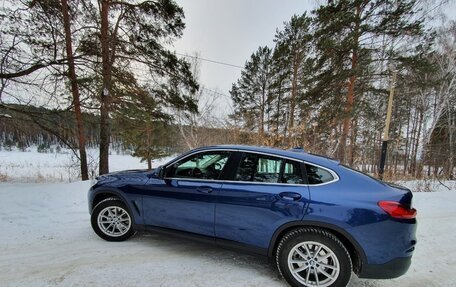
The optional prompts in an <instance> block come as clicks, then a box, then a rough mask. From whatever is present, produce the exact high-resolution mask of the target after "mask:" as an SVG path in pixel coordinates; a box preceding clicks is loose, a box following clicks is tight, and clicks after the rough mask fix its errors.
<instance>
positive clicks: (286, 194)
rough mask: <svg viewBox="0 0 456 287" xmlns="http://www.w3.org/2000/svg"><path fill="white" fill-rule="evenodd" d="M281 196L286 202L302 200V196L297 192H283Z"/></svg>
mask: <svg viewBox="0 0 456 287" xmlns="http://www.w3.org/2000/svg"><path fill="white" fill-rule="evenodd" d="M279 196H280V197H281V198H283V199H286V200H299V199H301V197H302V195H300V194H299V193H297V192H281V193H279Z"/></svg>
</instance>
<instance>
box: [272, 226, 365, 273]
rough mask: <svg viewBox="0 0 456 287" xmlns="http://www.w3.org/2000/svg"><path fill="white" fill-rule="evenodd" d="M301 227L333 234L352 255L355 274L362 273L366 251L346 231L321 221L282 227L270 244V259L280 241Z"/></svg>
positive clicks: (275, 233)
mask: <svg viewBox="0 0 456 287" xmlns="http://www.w3.org/2000/svg"><path fill="white" fill-rule="evenodd" d="M300 227H316V228H321V229H324V230H326V231H329V232H331V233H333V234H334V235H335V236H336V237H337V238H338V239H339V240H340V241H341V242H342V243H343V244H344V246H345V247H346V248H347V250H348V252H349V253H350V258H351V260H352V263H353V271H354V272H355V274H359V273H360V272H361V268H362V265H363V263H365V262H367V257H366V254H365V252H364V250H363V249H362V248H361V246H360V244H359V243H358V242H357V241H356V240H355V239H354V238H353V236H351V235H350V234H349V233H348V232H346V231H345V230H344V229H342V228H340V227H338V226H336V225H334V224H330V223H325V222H319V221H306V220H302V221H293V222H288V223H286V224H284V225H282V226H280V227H279V228H278V229H277V230H276V231H275V232H274V235H273V236H272V239H271V242H270V243H269V248H268V257H270V258H272V257H274V253H275V251H276V249H277V245H278V243H279V242H280V239H281V238H282V237H283V236H284V235H285V234H286V233H288V232H289V231H291V230H293V229H296V228H300Z"/></svg>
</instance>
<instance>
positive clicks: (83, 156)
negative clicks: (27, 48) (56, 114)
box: [62, 0, 89, 180]
mask: <svg viewBox="0 0 456 287" xmlns="http://www.w3.org/2000/svg"><path fill="white" fill-rule="evenodd" d="M62 15H63V25H64V29H65V44H66V45H65V48H66V54H67V58H68V77H69V79H70V83H71V93H72V95H73V106H74V115H75V118H76V126H77V133H78V148H79V158H80V161H81V179H82V180H88V179H89V172H88V168H87V153H86V148H85V145H86V143H85V142H86V139H85V134H84V123H83V120H82V113H81V102H80V96H79V87H78V82H77V77H76V68H75V64H74V57H73V42H72V39H71V24H70V15H69V12H68V3H67V0H62Z"/></svg>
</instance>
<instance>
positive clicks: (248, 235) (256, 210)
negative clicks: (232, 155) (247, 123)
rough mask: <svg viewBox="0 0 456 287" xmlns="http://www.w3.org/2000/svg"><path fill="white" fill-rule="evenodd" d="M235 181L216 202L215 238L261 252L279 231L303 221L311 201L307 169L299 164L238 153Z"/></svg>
mask: <svg viewBox="0 0 456 287" xmlns="http://www.w3.org/2000/svg"><path fill="white" fill-rule="evenodd" d="M236 156H237V157H238V164H237V168H236V170H235V171H233V175H232V179H231V180H229V181H225V182H223V186H222V188H221V189H220V191H219V194H218V198H217V206H216V214H215V235H216V237H217V242H219V243H223V244H226V243H228V242H227V241H226V240H228V241H230V242H237V243H242V244H247V245H251V246H252V245H253V246H256V247H258V248H261V249H262V250H266V249H267V248H268V247H269V242H270V239H271V237H272V236H273V234H274V232H275V230H277V228H278V227H279V226H281V225H283V224H285V223H287V222H290V221H296V220H301V219H302V218H303V216H304V212H305V208H306V207H307V205H308V201H309V189H308V187H307V185H305V181H304V179H305V176H304V172H305V171H304V165H303V164H302V163H301V162H299V161H294V160H290V159H284V158H280V157H275V156H268V155H263V154H255V153H238V154H237V155H236Z"/></svg>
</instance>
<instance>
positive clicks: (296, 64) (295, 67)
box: [288, 54, 299, 132]
mask: <svg viewBox="0 0 456 287" xmlns="http://www.w3.org/2000/svg"><path fill="white" fill-rule="evenodd" d="M297 57H298V56H297V55H296V54H295V57H294V61H293V79H292V81H291V98H290V114H289V117H290V120H289V122H288V127H289V130H290V132H293V127H294V114H295V106H296V95H297V93H298V68H299V61H298V59H297Z"/></svg>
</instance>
